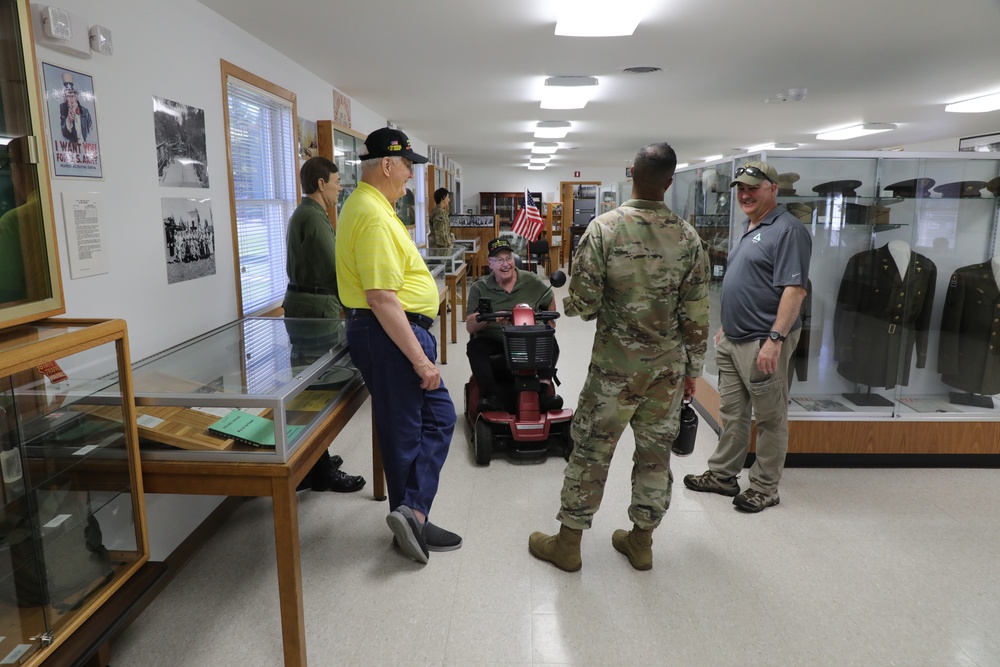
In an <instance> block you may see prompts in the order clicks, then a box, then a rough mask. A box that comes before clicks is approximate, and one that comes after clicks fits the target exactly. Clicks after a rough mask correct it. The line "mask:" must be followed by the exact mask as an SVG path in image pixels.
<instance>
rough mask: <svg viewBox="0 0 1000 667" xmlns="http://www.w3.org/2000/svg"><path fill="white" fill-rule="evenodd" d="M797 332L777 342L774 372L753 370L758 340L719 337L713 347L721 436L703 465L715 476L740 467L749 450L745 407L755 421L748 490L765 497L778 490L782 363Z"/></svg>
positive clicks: (783, 438)
mask: <svg viewBox="0 0 1000 667" xmlns="http://www.w3.org/2000/svg"><path fill="white" fill-rule="evenodd" d="M800 331H801V330H800V329H796V330H795V331H793V332H791V333H790V334H788V337H787V338H786V339H785V342H784V343H782V344H781V354H780V356H779V358H778V370H777V372H775V373H773V374H771V375H767V374H764V373H761V372H760V371H759V370H757V354H758V353H759V352H760V341H750V342H747V343H734V342H733V341H731V340H729V339H728V338H726V336H725V334H723V336H722V339H721V340H720V341H719V344H718V345H717V346H716V364H717V365H718V367H719V401H720V406H719V416H720V418H721V422H722V433H721V434H720V435H719V446H718V447H717V448H716V449H715V453H714V454H712V457H711V458H710V459H708V467H709V469H710V470H711V471H712V472H714V473H715V474H716V475H718V476H720V477H732V476H734V475H736V474H738V473H739V472H740V470H741V469H742V468H743V462H744V461H745V460H746V455H747V451H748V450H749V449H750V419H751V413H750V409H751V408H753V418H754V420H755V421H756V423H757V443H756V452H757V459H756V461H754V464H753V466H751V468H750V486H752V487H753V488H755V489H757V490H758V491H762V492H764V493H770V492H772V491H774V490H775V489H777V488H778V482H779V481H780V480H781V472H782V470H784V467H785V454H787V453H788V373H789V368H788V365H789V364H788V361H789V359H790V358H791V356H792V352H793V351H794V350H795V346H796V344H797V343H798V341H799V333H800Z"/></svg>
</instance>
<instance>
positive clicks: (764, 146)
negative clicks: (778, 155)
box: [747, 143, 799, 153]
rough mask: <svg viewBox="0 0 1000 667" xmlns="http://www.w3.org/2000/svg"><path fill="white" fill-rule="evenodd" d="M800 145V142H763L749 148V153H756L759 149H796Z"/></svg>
mask: <svg viewBox="0 0 1000 667" xmlns="http://www.w3.org/2000/svg"><path fill="white" fill-rule="evenodd" d="M798 147H799V145H798V144H784V143H777V144H761V145H760V146H753V147H751V148H748V149H747V153H756V152H757V151H794V150H795V149H796V148H798Z"/></svg>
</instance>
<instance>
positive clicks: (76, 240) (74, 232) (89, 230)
mask: <svg viewBox="0 0 1000 667" xmlns="http://www.w3.org/2000/svg"><path fill="white" fill-rule="evenodd" d="M62 202H63V218H64V220H65V221H66V244H67V245H68V246H69V249H68V250H69V275H70V277H71V278H72V279H73V280H77V279H78V278H86V277H87V276H97V275H100V274H102V273H107V272H108V254H107V252H106V250H105V247H104V233H103V231H102V230H101V207H102V206H101V195H100V193H97V192H81V193H72V192H64V193H62Z"/></svg>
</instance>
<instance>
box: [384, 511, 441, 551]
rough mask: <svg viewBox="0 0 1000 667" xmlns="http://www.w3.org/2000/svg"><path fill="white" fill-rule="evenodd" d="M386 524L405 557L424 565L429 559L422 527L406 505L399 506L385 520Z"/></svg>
mask: <svg viewBox="0 0 1000 667" xmlns="http://www.w3.org/2000/svg"><path fill="white" fill-rule="evenodd" d="M385 522H386V524H388V526H389V528H390V529H391V530H392V534H393V535H394V536H395V537H396V545H397V546H398V547H399V548H400V549H402V550H403V553H405V554H406V555H407V556H409V557H410V558H412V559H413V560H415V561H417V562H418V563H426V562H427V560H428V558H429V555H430V554H429V552H428V550H427V542H426V540H425V539H424V527H423V526H421V525H420V522H419V521H417V517H416V516H415V515H414V514H413V510H411V509H410V508H409V507H407V506H406V505H400V506H399V507H397V508H396V509H394V510H393V511H392V512H389V516H387V517H386V518H385Z"/></svg>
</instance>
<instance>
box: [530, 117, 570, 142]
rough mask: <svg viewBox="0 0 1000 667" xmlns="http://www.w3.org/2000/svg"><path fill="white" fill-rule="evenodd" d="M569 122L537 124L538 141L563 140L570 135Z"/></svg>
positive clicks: (541, 122) (548, 121) (557, 121)
mask: <svg viewBox="0 0 1000 667" xmlns="http://www.w3.org/2000/svg"><path fill="white" fill-rule="evenodd" d="M569 128H570V123H569V121H568V120H543V121H539V122H538V123H536V124H535V138H536V139H562V138H563V137H565V136H566V135H567V134H568V133H569Z"/></svg>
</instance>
